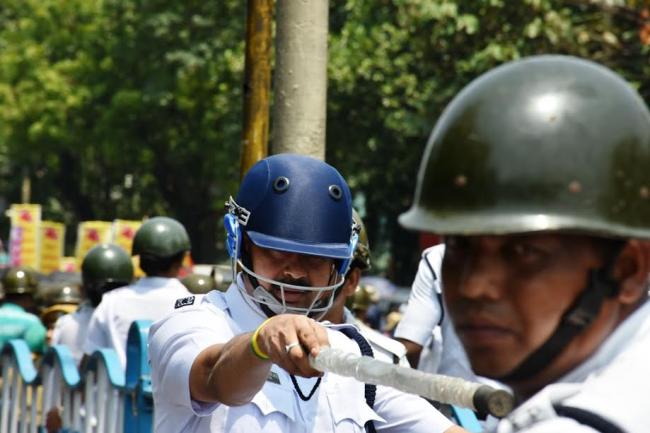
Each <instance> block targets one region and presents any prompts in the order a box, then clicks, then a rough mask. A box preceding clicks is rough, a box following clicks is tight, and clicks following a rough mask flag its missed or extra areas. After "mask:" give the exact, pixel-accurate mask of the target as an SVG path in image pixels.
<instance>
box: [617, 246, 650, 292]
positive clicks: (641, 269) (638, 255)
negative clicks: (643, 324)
mask: <svg viewBox="0 0 650 433" xmlns="http://www.w3.org/2000/svg"><path fill="white" fill-rule="evenodd" d="M613 274H614V278H616V280H618V281H619V292H618V296H617V298H618V300H619V301H620V302H621V303H623V304H636V303H637V302H638V301H639V300H640V299H641V298H642V297H647V296H648V276H649V275H650V242H648V241H642V240H636V239H633V240H629V241H628V242H627V243H626V244H625V247H623V249H622V250H621V253H620V254H619V256H618V258H617V260H616V264H615V265H614V272H613Z"/></svg>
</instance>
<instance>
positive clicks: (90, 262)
mask: <svg viewBox="0 0 650 433" xmlns="http://www.w3.org/2000/svg"><path fill="white" fill-rule="evenodd" d="M81 278H82V281H83V284H84V286H91V285H92V286H103V285H105V284H106V283H115V284H120V283H121V284H123V285H127V284H129V283H130V282H131V280H133V262H131V257H130V256H129V254H128V253H127V252H126V251H124V249H122V248H121V247H119V246H117V245H114V244H100V245H96V246H94V247H93V248H91V249H90V251H88V253H86V256H85V257H84V260H83V262H82V263H81Z"/></svg>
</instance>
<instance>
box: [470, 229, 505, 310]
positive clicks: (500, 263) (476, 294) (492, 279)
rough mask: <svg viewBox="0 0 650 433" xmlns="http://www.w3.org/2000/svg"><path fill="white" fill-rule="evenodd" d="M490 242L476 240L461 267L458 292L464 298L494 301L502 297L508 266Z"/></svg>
mask: <svg viewBox="0 0 650 433" xmlns="http://www.w3.org/2000/svg"><path fill="white" fill-rule="evenodd" d="M491 240H492V238H489V237H485V238H481V239H478V240H477V242H476V245H475V248H472V251H471V253H470V254H469V255H468V257H467V259H466V260H465V261H464V262H463V263H462V265H461V269H460V279H459V283H460V284H459V292H460V294H461V295H462V296H464V297H466V298H470V299H489V300H496V299H499V298H500V297H501V296H502V295H503V288H504V287H505V280H506V276H507V266H508V264H507V263H505V262H504V260H503V259H502V257H501V255H500V254H499V251H498V248H496V245H494V243H493V242H491Z"/></svg>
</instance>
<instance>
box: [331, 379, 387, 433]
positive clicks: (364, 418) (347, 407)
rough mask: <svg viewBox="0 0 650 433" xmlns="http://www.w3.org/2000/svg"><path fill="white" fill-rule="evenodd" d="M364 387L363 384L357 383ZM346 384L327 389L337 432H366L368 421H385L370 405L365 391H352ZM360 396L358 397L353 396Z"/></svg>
mask: <svg viewBox="0 0 650 433" xmlns="http://www.w3.org/2000/svg"><path fill="white" fill-rule="evenodd" d="M356 385H357V386H361V387H363V384H356ZM346 388H347V387H346V386H334V387H330V388H328V389H327V391H326V394H327V399H328V402H329V405H330V409H331V414H332V418H333V421H334V424H335V428H334V430H335V431H336V432H337V433H357V432H364V431H365V427H364V426H365V425H366V423H367V422H368V421H375V422H384V419H383V418H381V417H380V416H379V415H377V413H376V412H375V411H374V410H372V409H371V408H370V406H368V404H367V403H366V400H365V398H364V397H363V393H358V392H350V390H349V389H346ZM351 396H358V398H351Z"/></svg>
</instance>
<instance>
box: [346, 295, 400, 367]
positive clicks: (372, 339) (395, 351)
mask: <svg viewBox="0 0 650 433" xmlns="http://www.w3.org/2000/svg"><path fill="white" fill-rule="evenodd" d="M343 321H344V322H345V323H347V324H349V325H354V326H356V327H357V328H358V329H359V332H361V335H362V336H363V338H365V339H366V340H367V341H368V343H370V346H371V347H372V352H373V355H374V358H375V359H378V360H380V361H384V362H388V363H390V364H395V360H396V359H397V360H398V364H399V365H401V366H403V367H410V366H411V365H410V364H409V362H408V360H407V359H406V347H404V345H403V344H402V343H400V342H399V341H397V340H393V339H392V338H390V337H387V336H385V335H383V334H381V333H379V332H377V331H376V330H374V329H372V328H371V327H369V326H367V325H365V324H364V323H363V322H361V321H360V320H358V319H357V318H356V317H354V314H352V313H351V312H350V310H348V309H347V308H344V309H343Z"/></svg>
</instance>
